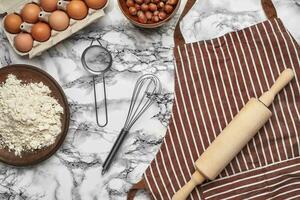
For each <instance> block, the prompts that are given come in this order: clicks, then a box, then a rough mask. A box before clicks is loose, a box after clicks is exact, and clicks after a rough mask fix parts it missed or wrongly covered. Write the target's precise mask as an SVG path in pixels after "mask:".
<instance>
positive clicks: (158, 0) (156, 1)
mask: <svg viewBox="0 0 300 200" xmlns="http://www.w3.org/2000/svg"><path fill="white" fill-rule="evenodd" d="M151 2H152V3H155V4H158V3H159V2H160V0H151Z"/></svg>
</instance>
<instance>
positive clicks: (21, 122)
mask: <svg viewBox="0 0 300 200" xmlns="http://www.w3.org/2000/svg"><path fill="white" fill-rule="evenodd" d="M50 93H51V91H50V89H49V88H48V86H45V85H44V84H43V83H42V82H40V83H29V84H22V83H21V80H18V79H17V78H16V76H14V75H12V74H10V75H8V77H7V79H6V81H5V83H3V84H2V85H0V148H5V147H7V148H8V149H9V150H10V151H14V153H15V155H17V156H21V155H22V152H26V151H33V150H36V149H41V148H43V147H47V146H49V145H51V144H53V143H54V142H55V139H56V137H57V136H58V135H59V134H60V133H61V121H60V118H61V114H63V108H62V107H61V106H60V104H59V103H58V102H57V100H56V99H54V98H52V97H51V96H50Z"/></svg>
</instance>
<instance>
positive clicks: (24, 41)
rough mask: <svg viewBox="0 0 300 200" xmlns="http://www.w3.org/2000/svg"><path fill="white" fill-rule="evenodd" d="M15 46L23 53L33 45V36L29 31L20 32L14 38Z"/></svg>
mask: <svg viewBox="0 0 300 200" xmlns="http://www.w3.org/2000/svg"><path fill="white" fill-rule="evenodd" d="M14 46H15V48H16V49H17V50H18V51H20V52H22V53H26V52H28V51H30V50H31V49H32V46H33V39H32V36H31V35H30V34H29V33H19V34H18V35H17V36H16V37H15V38H14Z"/></svg>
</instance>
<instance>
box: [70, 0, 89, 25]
mask: <svg viewBox="0 0 300 200" xmlns="http://www.w3.org/2000/svg"><path fill="white" fill-rule="evenodd" d="M67 13H68V15H69V16H70V17H71V18H72V19H77V20H81V19H83V18H85V17H86V16H87V14H88V7H87V6H86V5H85V3H84V2H82V1H78V0H73V1H71V2H70V3H69V4H68V5H67Z"/></svg>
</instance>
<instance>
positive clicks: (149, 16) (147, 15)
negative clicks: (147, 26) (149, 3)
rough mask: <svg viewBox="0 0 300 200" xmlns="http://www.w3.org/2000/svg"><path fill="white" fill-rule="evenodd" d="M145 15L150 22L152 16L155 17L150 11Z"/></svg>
mask: <svg viewBox="0 0 300 200" xmlns="http://www.w3.org/2000/svg"><path fill="white" fill-rule="evenodd" d="M145 15H146V18H147V19H148V20H151V19H152V16H153V13H152V12H150V11H147V12H146V13H145Z"/></svg>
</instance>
